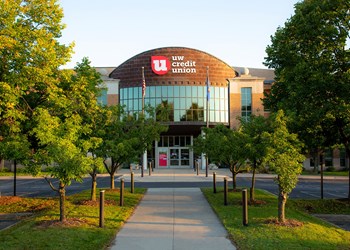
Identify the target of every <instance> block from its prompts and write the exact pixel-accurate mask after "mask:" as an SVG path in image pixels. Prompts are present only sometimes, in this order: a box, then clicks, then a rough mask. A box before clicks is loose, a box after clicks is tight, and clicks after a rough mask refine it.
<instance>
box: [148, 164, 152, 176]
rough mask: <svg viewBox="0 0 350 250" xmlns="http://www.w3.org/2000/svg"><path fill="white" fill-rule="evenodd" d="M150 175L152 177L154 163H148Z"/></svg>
mask: <svg viewBox="0 0 350 250" xmlns="http://www.w3.org/2000/svg"><path fill="white" fill-rule="evenodd" d="M148 175H149V176H151V175H152V163H151V162H149V163H148Z"/></svg>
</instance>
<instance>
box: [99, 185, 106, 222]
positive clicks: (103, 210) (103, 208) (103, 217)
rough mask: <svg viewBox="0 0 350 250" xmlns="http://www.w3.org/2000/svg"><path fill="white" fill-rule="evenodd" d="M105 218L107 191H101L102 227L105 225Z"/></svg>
mask: <svg viewBox="0 0 350 250" xmlns="http://www.w3.org/2000/svg"><path fill="white" fill-rule="evenodd" d="M104 220H105V191H104V190H101V191H100V225H99V226H100V227H104V224H105V222H104Z"/></svg>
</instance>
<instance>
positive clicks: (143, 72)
mask: <svg viewBox="0 0 350 250" xmlns="http://www.w3.org/2000/svg"><path fill="white" fill-rule="evenodd" d="M141 90H142V116H143V117H142V119H145V117H144V116H145V95H146V80H145V67H142V87H141ZM142 168H143V169H144V170H147V149H146V150H145V152H144V153H143V159H142Z"/></svg>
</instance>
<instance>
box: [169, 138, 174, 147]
mask: <svg viewBox="0 0 350 250" xmlns="http://www.w3.org/2000/svg"><path fill="white" fill-rule="evenodd" d="M173 146H174V137H173V136H169V147H173Z"/></svg>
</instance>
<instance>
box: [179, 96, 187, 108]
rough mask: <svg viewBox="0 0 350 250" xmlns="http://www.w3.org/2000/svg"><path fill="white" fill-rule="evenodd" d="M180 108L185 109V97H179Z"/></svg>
mask: <svg viewBox="0 0 350 250" xmlns="http://www.w3.org/2000/svg"><path fill="white" fill-rule="evenodd" d="M180 109H186V99H185V98H180Z"/></svg>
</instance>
